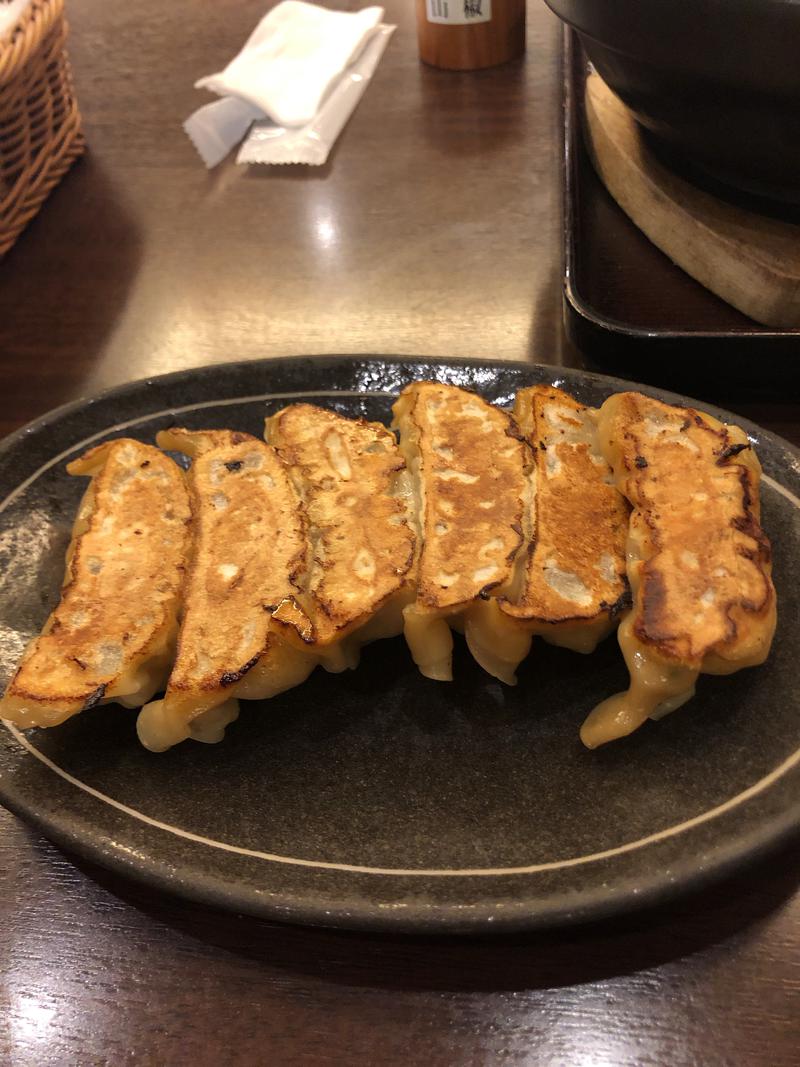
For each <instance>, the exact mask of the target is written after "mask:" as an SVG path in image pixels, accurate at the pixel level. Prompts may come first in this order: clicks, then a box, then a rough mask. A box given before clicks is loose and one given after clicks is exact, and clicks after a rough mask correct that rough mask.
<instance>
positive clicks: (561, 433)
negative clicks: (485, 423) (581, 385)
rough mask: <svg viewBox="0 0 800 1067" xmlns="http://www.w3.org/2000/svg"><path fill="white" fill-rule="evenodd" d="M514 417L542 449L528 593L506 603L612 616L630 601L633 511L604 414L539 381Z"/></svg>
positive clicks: (510, 608) (555, 616) (549, 616)
mask: <svg viewBox="0 0 800 1067" xmlns="http://www.w3.org/2000/svg"><path fill="white" fill-rule="evenodd" d="M514 416H515V418H516V419H517V422H518V423H519V425H520V427H521V429H522V430H523V432H524V433H525V435H526V437H527V438H528V440H529V441H530V443H531V446H532V447H533V453H534V465H535V475H534V484H535V491H534V494H533V500H532V506H531V513H532V523H531V531H530V533H531V547H530V550H529V552H528V556H527V560H526V568H525V576H524V584H523V586H522V591H521V593H520V595H519V596H518V597H515V598H514V603H511V602H510V601H509V600H508V599H502V600H501V601H500V608H501V610H502V611H503V612H505V613H506V614H507V615H509V616H511V617H513V618H517V619H520V620H526V621H528V620H530V621H536V622H544V623H548V624H549V623H553V624H559V623H569V622H572V621H574V622H582V621H586V620H594V619H597V618H598V617H599V616H603V615H605V616H606V617H609V618H611V617H613V616H614V615H616V614H618V613H619V611H620V610H621V609H622V608H624V607H626V606H627V604H628V603H629V594H628V582H627V578H626V576H625V541H626V538H627V534H628V511H629V509H628V505H627V503H626V501H625V500H624V498H623V497H622V496H621V494H620V493H619V492H618V491H617V490H616V488H615V487H614V486H613V485H611V484H609V483H610V482H611V480H612V475H611V469H610V467H609V466H608V464H607V463H606V461H605V459H604V458H603V456H602V455H600V453H599V452H598V450H597V446H596V435H595V430H596V413H595V412H594V411H592V410H591V409H589V408H587V407H585V406H584V405H583V404H579V403H578V402H577V401H576V400H574V399H573V398H572V397H571V396H569V395H568V394H567V393H563V392H562V391H561V390H560V389H554V388H552V387H551V386H546V385H536V386H533V388H531V389H522V390H521V391H520V392H519V393H518V394H517V398H516V403H515V406H514Z"/></svg>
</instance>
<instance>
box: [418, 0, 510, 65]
mask: <svg viewBox="0 0 800 1067" xmlns="http://www.w3.org/2000/svg"><path fill="white" fill-rule="evenodd" d="M416 4H417V36H418V38H419V54H420V58H421V59H422V61H423V62H424V63H428V64H430V66H432V67H441V68H443V69H444V70H479V69H480V68H482V67H494V66H497V64H498V63H505V62H507V61H508V60H509V59H516V58H517V56H521V55H522V53H523V52H524V51H525V0H416Z"/></svg>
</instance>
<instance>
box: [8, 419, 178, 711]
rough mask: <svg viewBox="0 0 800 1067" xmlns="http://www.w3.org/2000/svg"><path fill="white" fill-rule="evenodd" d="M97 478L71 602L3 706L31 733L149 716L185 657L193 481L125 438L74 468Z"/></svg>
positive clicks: (76, 546) (80, 519)
mask: <svg viewBox="0 0 800 1067" xmlns="http://www.w3.org/2000/svg"><path fill="white" fill-rule="evenodd" d="M67 469H68V471H69V472H70V474H79V475H89V476H90V477H91V479H92V480H91V482H90V484H89V487H88V489H87V490H86V493H85V494H84V497H83V500H82V502H81V505H80V508H79V511H78V515H77V517H76V520H75V524H74V527H73V534H72V541H71V543H70V546H69V549H68V551H67V565H66V574H65V578H64V586H63V589H62V591H61V599H60V601H59V604H58V605H57V607H56V608H55V610H54V611H53V612H52V614H51V615H50V617H49V619H48V620H47V622H46V623H45V625H44V629H43V631H42V633H41V635H40V636H39V637H37V638H36V639H35V640H33V641H32V642H31V644H30V645H29V646H28V648H27V650H26V652H25V655H24V657H23V660H22V663H21V664H20V667H19V669H18V670H17V672H16V674H15V675H14V677H13V678H12V680H11V682H10V684H9V686H8V689H7V690H6V693H5V696H4V698H3V700H2V702H1V703H0V717H2V718H4V719H7V720H9V721H10V722H13V723H15V724H16V725H17V726H21V727H23V728H25V727H29V726H55V725H57V724H58V723H61V722H63V721H64V720H65V719H68V718H69V717H70V716H72V715H75V714H76V713H77V712H79V711H82V710H84V709H86V708H89V707H93V706H94V705H96V704H105V703H108V702H110V701H114V702H116V703H119V704H124V705H126V706H127V707H139V706H140V705H141V704H143V703H144V702H145V701H147V700H149V699H150V697H151V696H152V695H153V694H154V693H156V692H158V690H159V689H161V688H163V685H164V683H165V681H166V678H167V675H168V673H169V668H170V664H171V662H172V656H173V654H174V650H175V638H176V635H177V629H178V622H177V616H178V606H179V599H180V592H181V587H182V585H183V580H184V572H185V567H186V564H187V559H188V551H189V525H188V524H189V522H190V511H189V500H188V495H187V490H186V485H185V480H184V475H183V471H182V470H181V469H180V468H179V467H178V466H177V464H175V463H174V462H173V460H171V459H170V458H169V457H168V456H165V455H164V454H163V453H162V452H159V451H158V449H156V448H153V447H152V446H150V445H146V444H142V443H141V442H139V441H134V440H130V439H128V438H121V439H118V440H115V441H108V442H106V443H105V444H102V445H99V446H98V447H97V448H93V449H92V450H91V451H90V452H87V453H86V454H85V455H84V456H82V457H81V458H80V459H76V460H73V462H72V463H70V464H68V467H67Z"/></svg>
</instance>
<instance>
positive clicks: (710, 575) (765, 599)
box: [581, 393, 776, 748]
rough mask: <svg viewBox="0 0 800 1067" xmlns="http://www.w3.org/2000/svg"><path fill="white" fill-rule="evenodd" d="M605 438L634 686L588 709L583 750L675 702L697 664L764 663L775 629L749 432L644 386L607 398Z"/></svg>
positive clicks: (689, 686) (714, 667) (689, 685)
mask: <svg viewBox="0 0 800 1067" xmlns="http://www.w3.org/2000/svg"><path fill="white" fill-rule="evenodd" d="M599 434H600V443H601V447H602V449H603V452H604V454H605V456H606V457H607V459H608V461H609V463H610V464H611V466H612V468H613V470H614V476H615V478H616V482H617V485H618V487H619V489H620V491H621V492H622V493H624V495H625V496H626V497H627V498H628V500H629V501H630V503H631V505H632V506H633V513H632V515H631V520H630V530H629V538H628V578H629V580H630V584H631V588H632V591H633V598H634V599H633V609H632V611H631V613H630V614H629V615H628V617H627V618H626V619H625V621H624V622H623V623H622V624H621V626H620V630H619V641H620V646H621V648H622V651H623V654H624V655H625V659H626V662H627V664H628V669H629V671H630V673H631V686H630V689H629V690H628V691H627V692H626V693H621V694H619V695H617V696H615V697H611V698H610V699H609V700H606V701H604V702H603V703H602V704H600V705H599V707H597V708H595V710H594V711H593V712H592V714H591V715H590V716H589V718H588V719H587V721H586V723H585V724H584V726H583V729H582V731H581V737H582V738H583V740H584V742H585V743H586V744H587V745H589V746H590V747H592V748H593V747H595V746H596V745H600V744H603V743H604V742H605V741H609V740H612V739H613V738H616V737H621V736H624V735H625V734H628V733H630V732H631V731H632V730H634V729H636V728H637V727H638V726H639V725H640V724H641V723H642V722H644V721H645V719H647V717H648V716H650V717H654V718H657V717H660V716H661V715H664V714H666V713H667V712H669V711H672V710H674V709H675V708H678V707H680V705H681V704H683V703H685V702H686V701H687V700H688V699H689V698H690V697H691V696H692V695H693V694H694V686H695V681H696V679H697V676H698V674H700V673H701V672H705V673H709V674H728V673H730V672H732V671H736V670H739V669H740V668H742V667H748V666H754V665H756V664H759V663H762V662H763V661H764V660H765V659H766V657H767V654H768V653H769V648H770V643H771V641H772V636H773V633H774V630H775V619H776V599H775V590H774V588H773V585H772V579H771V562H770V546H769V542H768V541H767V538H766V537H765V535H764V532H763V530H762V529H761V525H760V506H759V493H758V490H759V478H760V474H761V468H760V465H759V463H758V460H757V458H756V456H755V453H754V452H753V449H752V447H751V445H750V442H749V440H748V438H747V436H746V435H745V434H744V433H743V432H742V430H740V429H739V428H738V427H736V426H726V425H723V424H722V423H721V422H719V421H718V420H717V419H714V418H712V417H711V416H710V415H705V414H702V413H700V412H697V411H694V410H693V409H691V408H679V407H672V406H670V405H668V404H663V403H661V402H660V401H658V400H652V399H650V398H649V397H646V396H642V395H641V394H639V393H619V394H617V395H615V396H612V397H610V398H609V399H608V400H607V401H606V402H605V404H604V405H603V407H602V408H601V411H600V419H599Z"/></svg>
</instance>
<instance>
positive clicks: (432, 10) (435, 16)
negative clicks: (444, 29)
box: [425, 0, 492, 26]
mask: <svg viewBox="0 0 800 1067" xmlns="http://www.w3.org/2000/svg"><path fill="white" fill-rule="evenodd" d="M425 7H426V13H427V16H428V22H439V23H442V24H444V25H447V26H468V25H469V24H470V23H473V22H491V19H492V0H425Z"/></svg>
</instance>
